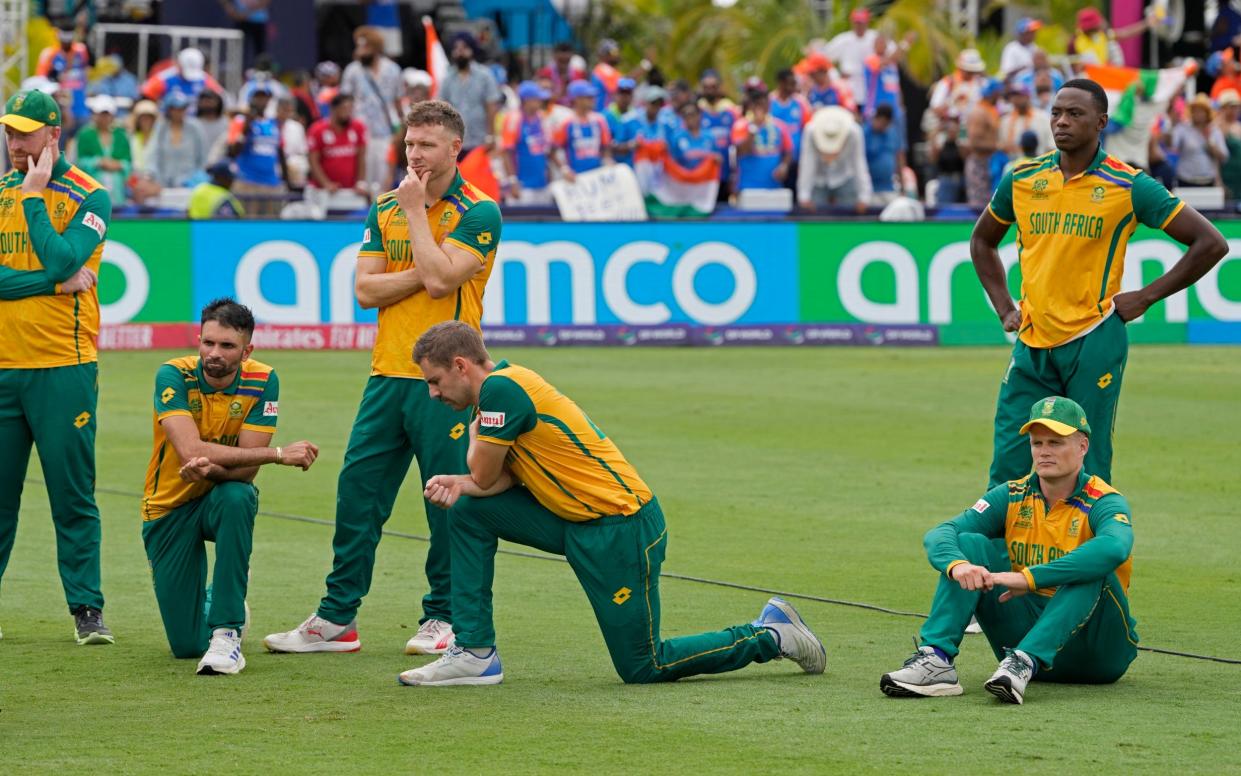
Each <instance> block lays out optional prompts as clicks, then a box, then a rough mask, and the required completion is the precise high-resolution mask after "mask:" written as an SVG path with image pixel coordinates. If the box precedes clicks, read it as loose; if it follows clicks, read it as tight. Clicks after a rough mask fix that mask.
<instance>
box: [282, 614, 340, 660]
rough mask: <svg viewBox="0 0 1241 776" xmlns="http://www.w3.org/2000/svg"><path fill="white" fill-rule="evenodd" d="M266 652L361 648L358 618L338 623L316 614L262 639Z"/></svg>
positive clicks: (335, 650) (336, 650)
mask: <svg viewBox="0 0 1241 776" xmlns="http://www.w3.org/2000/svg"><path fill="white" fill-rule="evenodd" d="M263 646H264V647H267V651H269V652H357V651H358V650H359V649H361V648H362V642H361V641H359V640H358V621H357V620H354V621H353V622H351V623H349V624H348V625H337V624H336V623H334V622H329V621H327V620H325V619H323V618H322V617H320V616H319V615H317V614H312V615H310V616H309V617H307V618H306V621H305V622H303V623H302V624H301V625H299V626H297V627H296V628H294V629H293V630H291V631H286V632H284V633H272V634H270V635H268V636H267V637H266V638H265V639H263Z"/></svg>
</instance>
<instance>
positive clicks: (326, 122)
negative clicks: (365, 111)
mask: <svg viewBox="0 0 1241 776" xmlns="http://www.w3.org/2000/svg"><path fill="white" fill-rule="evenodd" d="M306 140H307V144H308V145H309V148H310V180H309V181H308V182H307V183H308V185H309V186H312V187H314V188H318V189H323V190H325V191H327V192H328V193H330V194H334V193H336V192H337V191H340V190H342V189H343V190H350V189H352V190H354V191H356V192H357V193H358V194H361V195H362V196H364V197H367V198H368V199H369V198H370V194H371V192H370V190H369V189H368V188H367V187H366V183H365V178H366V143H367V138H366V126H365V125H364V124H362V122H360V121H358V120H357V119H355V118H354V117H353V97H351V96H349V95H348V94H343V93H340V94H337V95H336V96H335V97H333V98H332V101H331V111H330V113H329V114H328V116H327V118H323V119H319V120H318V121H316V122H315V123H314V124H312V125H311V126H310V132H309V134H308V135H307V138H306Z"/></svg>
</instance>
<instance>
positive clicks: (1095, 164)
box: [1051, 143, 1107, 183]
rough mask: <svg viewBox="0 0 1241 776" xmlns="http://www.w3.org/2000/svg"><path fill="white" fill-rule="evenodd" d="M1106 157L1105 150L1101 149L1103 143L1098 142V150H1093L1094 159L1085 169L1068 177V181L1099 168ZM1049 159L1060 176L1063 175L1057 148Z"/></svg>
mask: <svg viewBox="0 0 1241 776" xmlns="http://www.w3.org/2000/svg"><path fill="white" fill-rule="evenodd" d="M1106 158H1107V152H1106V151H1104V150H1103V144H1102V143H1100V144H1099V150H1098V151H1095V155H1094V161H1092V162H1091V163H1090V165H1089V166H1088V167H1087V168H1086V169H1084V170H1082V171H1081V172H1079V173H1078V174H1077V175H1074V176H1073V177H1072V178H1069V179H1068V180H1070V181H1071V180H1077V179H1078V178H1081V177H1083V176H1085V175H1088V174H1089V173H1091V172H1093V171H1095V170H1097V169H1099V167H1100V166H1101V165H1102V164H1103V160H1104V159H1106ZM1051 160H1052V162H1054V163H1055V166H1056V171H1057V172H1059V173H1060V176H1061V177H1064V171H1063V170H1061V169H1060V151H1059V149H1057V150H1056V152H1055V153H1053V154H1052V157H1051ZM1067 182H1068V181H1066V183H1067Z"/></svg>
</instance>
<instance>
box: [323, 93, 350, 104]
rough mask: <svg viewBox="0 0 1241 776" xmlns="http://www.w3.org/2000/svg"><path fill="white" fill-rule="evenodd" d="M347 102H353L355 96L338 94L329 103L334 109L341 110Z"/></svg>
mask: <svg viewBox="0 0 1241 776" xmlns="http://www.w3.org/2000/svg"><path fill="white" fill-rule="evenodd" d="M347 102H353V95H352V94H346V93H344V92H337V93H336V94H335V95H334V96H333V97H332V101H331V102H329V103H328V105H330V106H331V107H333V108H339V107H340V106H342V105H344V104H345V103H347Z"/></svg>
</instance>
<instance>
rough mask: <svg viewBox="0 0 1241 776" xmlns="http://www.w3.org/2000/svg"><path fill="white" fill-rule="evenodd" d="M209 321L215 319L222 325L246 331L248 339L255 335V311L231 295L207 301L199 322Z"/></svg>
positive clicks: (201, 323)
mask: <svg viewBox="0 0 1241 776" xmlns="http://www.w3.org/2000/svg"><path fill="white" fill-rule="evenodd" d="M207 321H215V322H216V323H218V324H220V325H221V326H227V327H228V328H230V329H236V330H237V331H240V332H245V335H246V338H247V339H249V338H250V337H251V336H253V335H254V313H252V312H250V308H249V307H246V306H245V305H244V304H238V303H237V300H235V299H233V298H232V297H231V296H222V297H220V298H219V299H212V300H211V301H210V302H208V303H207V306H206V307H204V308H203V314H202V319H201V320H200V321H199V323H200V325H206V323H207Z"/></svg>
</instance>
